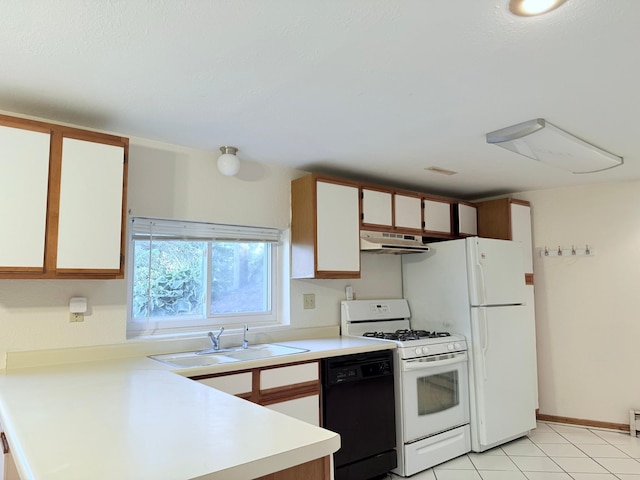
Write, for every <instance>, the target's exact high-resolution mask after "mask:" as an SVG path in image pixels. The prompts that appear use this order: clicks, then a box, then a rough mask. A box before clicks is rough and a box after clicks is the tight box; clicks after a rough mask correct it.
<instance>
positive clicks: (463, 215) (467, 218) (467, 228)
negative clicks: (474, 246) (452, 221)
mask: <svg viewBox="0 0 640 480" xmlns="http://www.w3.org/2000/svg"><path fill="white" fill-rule="evenodd" d="M458 233H459V234H460V236H475V235H478V213H477V210H476V207H474V206H471V205H466V204H464V203H459V204H458Z"/></svg>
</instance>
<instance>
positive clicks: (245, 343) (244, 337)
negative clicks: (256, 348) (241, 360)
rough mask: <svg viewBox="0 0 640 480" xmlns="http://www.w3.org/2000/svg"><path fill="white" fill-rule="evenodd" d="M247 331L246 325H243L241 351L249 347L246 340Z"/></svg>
mask: <svg viewBox="0 0 640 480" xmlns="http://www.w3.org/2000/svg"><path fill="white" fill-rule="evenodd" d="M248 331H249V327H248V326H247V324H246V323H245V324H244V329H243V332H242V349H243V350H246V349H247V347H248V346H249V341H248V340H247V332H248Z"/></svg>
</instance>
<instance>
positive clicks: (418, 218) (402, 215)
mask: <svg viewBox="0 0 640 480" xmlns="http://www.w3.org/2000/svg"><path fill="white" fill-rule="evenodd" d="M420 207H421V202H420V197H416V196H410V195H401V194H399V193H396V194H395V195H394V213H395V227H396V228H399V229H409V230H422V208H420Z"/></svg>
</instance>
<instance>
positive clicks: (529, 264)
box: [511, 202, 533, 273]
mask: <svg viewBox="0 0 640 480" xmlns="http://www.w3.org/2000/svg"><path fill="white" fill-rule="evenodd" d="M511 238H512V240H513V241H514V242H521V243H522V251H523V254H524V258H523V262H524V271H525V273H533V245H532V239H531V207H530V206H528V205H521V204H518V203H514V202H512V203H511Z"/></svg>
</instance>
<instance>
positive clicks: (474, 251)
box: [469, 242, 487, 306]
mask: <svg viewBox="0 0 640 480" xmlns="http://www.w3.org/2000/svg"><path fill="white" fill-rule="evenodd" d="M470 253H471V258H472V260H473V263H472V264H473V266H474V268H473V272H472V275H471V276H470V277H469V278H470V279H471V278H472V279H473V280H474V282H473V283H470V284H469V286H470V288H472V290H473V293H472V295H471V296H472V297H474V296H475V297H476V298H475V302H474V299H473V298H472V299H471V301H472V304H473V305H478V306H480V305H485V304H486V303H487V288H486V282H485V274H484V268H483V266H482V259H483V258H484V253H481V252H480V245H478V242H473V244H472V248H471V249H470Z"/></svg>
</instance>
